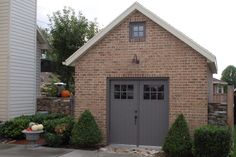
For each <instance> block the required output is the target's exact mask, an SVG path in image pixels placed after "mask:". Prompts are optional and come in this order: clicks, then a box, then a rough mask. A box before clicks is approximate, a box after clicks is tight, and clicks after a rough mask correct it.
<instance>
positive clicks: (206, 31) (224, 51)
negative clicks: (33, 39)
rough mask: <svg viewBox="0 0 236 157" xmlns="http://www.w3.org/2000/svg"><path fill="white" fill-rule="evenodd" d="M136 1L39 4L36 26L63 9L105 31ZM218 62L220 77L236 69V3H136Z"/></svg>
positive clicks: (75, 0)
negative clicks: (69, 8)
mask: <svg viewBox="0 0 236 157" xmlns="http://www.w3.org/2000/svg"><path fill="white" fill-rule="evenodd" d="M135 1H136V0H116V1H115V0H38V2H37V3H38V8H37V23H38V25H39V26H41V27H48V23H49V22H48V15H52V13H53V12H55V11H58V10H62V9H63V8H64V6H68V7H71V8H73V9H75V11H76V12H79V11H81V12H82V13H83V15H84V16H85V17H86V18H88V19H89V20H91V21H93V20H94V19H96V20H97V22H98V24H99V27H100V28H104V27H105V26H107V25H108V24H109V23H110V22H111V21H112V20H114V19H115V18H116V17H117V16H119V15H120V14H121V13H122V12H123V11H124V10H126V9H127V8H128V7H129V6H130V5H132V4H133V3H134V2H135ZM137 2H139V3H140V4H142V5H143V6H144V7H146V8H147V9H149V10H150V11H152V12H153V13H155V14H156V15H157V16H159V17H160V18H162V19H163V20H165V21H166V22H167V23H169V24H170V25H172V26H173V27H175V28H176V29H178V30H179V31H181V32H182V33H184V34H185V35H187V36H188V37H190V38H191V39H192V40H194V41H195V42H197V43H198V44H200V45H201V46H202V47H204V48H206V49H207V50H209V51H210V52H211V53H213V54H214V55H215V56H216V58H217V64H218V74H216V75H214V77H216V78H220V77H221V73H222V71H223V70H224V69H225V68H226V67H227V66H228V65H234V66H236V43H235V42H236V40H235V38H236V9H235V8H236V1H235V0H137Z"/></svg>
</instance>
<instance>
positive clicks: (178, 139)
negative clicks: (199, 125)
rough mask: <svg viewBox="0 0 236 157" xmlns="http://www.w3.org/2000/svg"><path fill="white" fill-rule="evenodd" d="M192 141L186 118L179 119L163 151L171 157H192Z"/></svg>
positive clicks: (169, 134) (167, 138) (168, 135)
mask: <svg viewBox="0 0 236 157" xmlns="http://www.w3.org/2000/svg"><path fill="white" fill-rule="evenodd" d="M191 149H192V141H191V137H190V134H189V129H188V125H187V122H186V120H185V118H184V116H183V115H182V114H181V115H179V116H178V117H177V119H176V120H175V122H174V123H173V125H172V126H171V128H170V130H169V132H168V134H167V136H166V138H165V142H164V145H163V150H164V152H165V153H167V154H168V155H169V156H171V157H188V156H191Z"/></svg>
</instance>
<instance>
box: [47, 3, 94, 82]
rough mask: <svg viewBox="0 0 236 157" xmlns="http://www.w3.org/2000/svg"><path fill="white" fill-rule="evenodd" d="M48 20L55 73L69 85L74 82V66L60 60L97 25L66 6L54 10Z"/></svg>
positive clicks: (84, 39) (77, 45) (91, 34)
mask: <svg viewBox="0 0 236 157" xmlns="http://www.w3.org/2000/svg"><path fill="white" fill-rule="evenodd" d="M49 21H50V24H49V26H50V31H49V33H50V44H51V46H52V52H51V53H52V54H50V55H51V56H54V59H55V58H56V63H57V67H56V73H57V74H58V75H59V76H60V80H61V81H63V82H65V83H66V84H67V87H69V86H70V85H73V84H74V77H73V76H74V67H66V66H64V65H62V62H63V61H65V60H66V59H67V58H68V57H69V56H70V55H72V54H73V53H74V52H75V51H76V50H77V49H79V48H80V47H81V46H83V45H84V44H85V43H86V42H87V40H88V39H90V38H92V37H93V36H94V35H95V34H96V33H97V32H98V25H97V22H96V21H94V22H91V21H88V19H86V18H85V16H83V15H82V13H81V12H79V14H78V16H77V15H76V14H75V11H74V10H73V9H72V8H67V7H65V8H64V9H63V10H62V11H57V12H54V13H53V15H52V16H49Z"/></svg>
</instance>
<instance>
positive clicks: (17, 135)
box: [0, 116, 30, 139]
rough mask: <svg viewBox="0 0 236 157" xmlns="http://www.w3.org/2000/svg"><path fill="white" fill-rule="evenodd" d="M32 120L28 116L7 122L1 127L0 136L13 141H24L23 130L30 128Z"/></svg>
mask: <svg viewBox="0 0 236 157" xmlns="http://www.w3.org/2000/svg"><path fill="white" fill-rule="evenodd" d="M29 122H30V119H29V118H28V117H27V116H21V117H18V118H15V119H14V120H10V121H7V122H5V123H4V124H3V125H2V126H1V127H0V136H2V137H6V138H13V139H23V138H24V134H22V132H21V131H22V130H24V129H25V128H27V127H28V125H29Z"/></svg>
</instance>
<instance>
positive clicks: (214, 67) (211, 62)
mask: <svg viewBox="0 0 236 157" xmlns="http://www.w3.org/2000/svg"><path fill="white" fill-rule="evenodd" d="M135 10H138V11H140V12H141V13H142V14H144V15H145V16H147V17H148V18H150V19H151V20H153V21H154V22H156V23H157V24H158V25H160V26H161V27H163V28H164V29H166V30H167V31H169V32H170V33H172V34H173V35H175V36H176V37H177V38H179V39H180V40H182V41H183V42H185V43H186V44H187V45H189V46H190V47H192V48H193V49H194V50H196V51H197V52H199V53H200V54H201V55H202V56H204V57H205V58H206V59H207V61H208V63H209V67H210V69H211V71H212V72H213V73H217V62H216V57H215V56H214V55H213V54H212V53H210V52H209V51H208V50H206V49H205V48H203V47H201V46H200V45H198V44H197V43H196V42H194V41H193V40H192V39H190V38H189V37H187V36H186V35H184V34H183V33H182V32H180V31H178V30H176V29H175V28H174V27H172V26H171V25H169V24H168V23H166V22H165V21H164V20H162V19H161V18H159V17H158V16H156V15H155V14H154V13H152V12H151V11H149V10H148V9H146V8H144V7H143V6H142V5H141V4H139V3H138V2H135V3H134V4H133V5H131V6H130V7H129V8H128V9H127V10H126V11H124V12H123V13H122V14H121V15H120V16H118V17H117V18H116V19H115V20H114V21H112V22H111V23H110V24H109V25H108V26H107V27H106V28H104V29H103V30H102V31H100V32H99V33H98V34H97V35H95V36H94V37H93V38H92V39H90V40H89V41H88V42H87V43H86V44H84V45H83V46H82V47H81V48H80V49H78V50H77V51H76V52H75V53H73V54H72V55H71V56H70V57H69V58H67V59H66V60H65V62H63V64H65V65H67V66H68V65H74V61H75V60H76V59H78V58H79V57H81V56H82V55H84V54H85V53H86V51H87V50H88V49H89V48H90V47H92V46H93V45H94V44H96V43H97V42H98V41H99V40H101V39H102V38H103V37H104V36H105V35H106V34H107V33H108V32H109V31H111V30H112V29H113V28H114V27H115V26H117V25H118V24H119V23H121V22H122V20H123V19H125V18H126V17H127V16H128V15H130V14H131V13H132V12H133V11H135Z"/></svg>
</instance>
